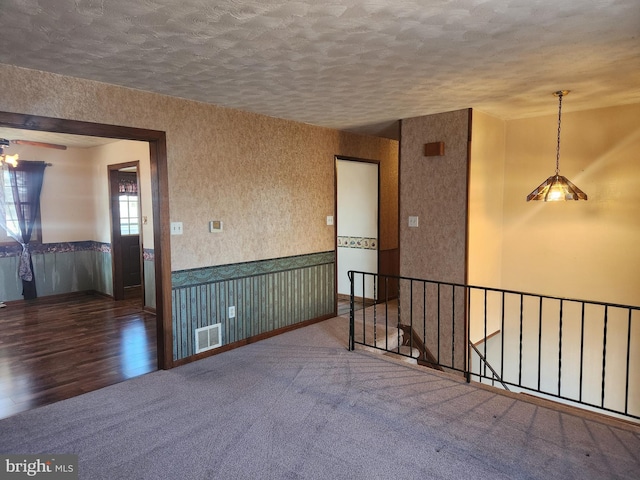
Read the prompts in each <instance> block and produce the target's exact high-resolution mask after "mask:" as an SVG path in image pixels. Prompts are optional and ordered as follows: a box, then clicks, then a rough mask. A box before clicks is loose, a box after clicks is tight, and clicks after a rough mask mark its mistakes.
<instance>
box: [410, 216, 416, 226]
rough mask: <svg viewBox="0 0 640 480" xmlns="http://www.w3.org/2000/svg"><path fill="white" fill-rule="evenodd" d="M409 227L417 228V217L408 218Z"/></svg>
mask: <svg viewBox="0 0 640 480" xmlns="http://www.w3.org/2000/svg"><path fill="white" fill-rule="evenodd" d="M409 226H410V227H412V228H416V227H417V226H418V217H416V216H410V217H409Z"/></svg>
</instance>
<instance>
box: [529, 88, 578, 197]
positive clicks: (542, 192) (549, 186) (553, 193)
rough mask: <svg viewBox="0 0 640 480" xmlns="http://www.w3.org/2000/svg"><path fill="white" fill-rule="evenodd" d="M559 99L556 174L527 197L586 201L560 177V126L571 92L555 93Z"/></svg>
mask: <svg viewBox="0 0 640 480" xmlns="http://www.w3.org/2000/svg"><path fill="white" fill-rule="evenodd" d="M553 94H554V95H555V96H556V97H558V145H557V147H556V173H555V175H551V176H550V177H549V178H547V179H546V180H545V181H544V182H542V184H541V185H540V186H539V187H537V188H536V189H535V190H534V191H533V192H531V193H530V194H529V195H527V202H528V201H529V200H543V201H545V202H558V201H561V200H586V199H587V194H586V193H584V192H583V191H582V190H580V189H579V188H578V187H576V186H575V185H574V184H573V183H571V182H570V181H569V180H568V179H567V178H566V177H563V176H562V175H560V124H561V120H562V97H564V96H566V95H568V94H569V90H559V91H557V92H554V93H553Z"/></svg>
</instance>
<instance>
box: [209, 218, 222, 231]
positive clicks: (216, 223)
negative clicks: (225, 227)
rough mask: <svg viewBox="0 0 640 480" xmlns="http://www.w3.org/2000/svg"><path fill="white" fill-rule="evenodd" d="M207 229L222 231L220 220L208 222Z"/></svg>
mask: <svg viewBox="0 0 640 480" xmlns="http://www.w3.org/2000/svg"><path fill="white" fill-rule="evenodd" d="M209 231H210V232H211V233H215V232H221V231H222V220H211V221H210V222H209Z"/></svg>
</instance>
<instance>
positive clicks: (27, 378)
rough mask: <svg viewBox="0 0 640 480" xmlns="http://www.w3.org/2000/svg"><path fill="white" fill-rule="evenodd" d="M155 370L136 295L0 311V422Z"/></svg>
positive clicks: (146, 319)
mask: <svg viewBox="0 0 640 480" xmlns="http://www.w3.org/2000/svg"><path fill="white" fill-rule="evenodd" d="M156 369H157V354H156V317H155V315H153V314H151V313H148V312H144V311H143V309H142V300H141V299H140V296H139V295H138V296H135V297H134V298H131V299H125V300H120V301H115V300H113V299H111V298H109V297H105V296H103V295H96V294H87V293H77V294H69V295H64V296H54V297H41V298H38V299H36V300H34V301H29V302H24V301H16V302H10V303H8V304H7V306H6V307H3V308H0V418H5V417H8V416H10V415H13V414H15V413H18V412H21V411H24V410H29V409H31V408H35V407H38V406H41V405H46V404H48V403H53V402H57V401H59V400H63V399H66V398H70V397H73V396H76V395H80V394H82V393H86V392H89V391H92V390H96V389H98V388H102V387H105V386H108V385H112V384H114V383H118V382H121V381H123V380H126V379H128V378H131V377H135V376H138V375H142V374H145V373H148V372H151V371H154V370H156Z"/></svg>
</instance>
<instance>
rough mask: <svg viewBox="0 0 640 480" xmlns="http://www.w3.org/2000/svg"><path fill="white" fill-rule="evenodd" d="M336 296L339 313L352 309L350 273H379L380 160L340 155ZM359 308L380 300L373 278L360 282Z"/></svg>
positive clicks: (338, 171)
mask: <svg viewBox="0 0 640 480" xmlns="http://www.w3.org/2000/svg"><path fill="white" fill-rule="evenodd" d="M335 204H336V212H335V217H336V263H337V266H336V275H337V281H336V289H337V292H336V298H337V301H338V306H337V311H338V315H343V314H344V313H345V311H347V310H348V306H349V305H348V299H349V296H350V293H351V287H350V283H349V278H348V277H347V272H348V271H349V270H356V271H361V272H370V273H378V270H379V256H378V245H379V239H380V219H379V217H380V215H379V212H380V162H378V161H375V160H364V159H359V158H352V157H336V203H335ZM355 296H356V297H358V301H357V302H356V308H363V307H365V306H367V305H370V304H372V303H373V302H375V301H376V297H377V292H376V290H375V286H374V284H373V277H371V278H370V279H367V281H366V282H365V284H364V285H357V286H356V288H355Z"/></svg>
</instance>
